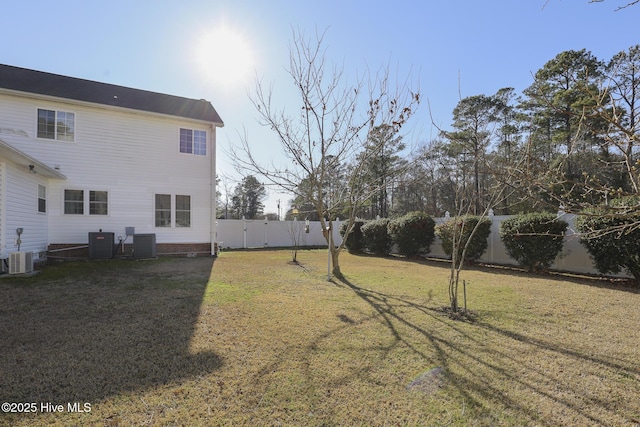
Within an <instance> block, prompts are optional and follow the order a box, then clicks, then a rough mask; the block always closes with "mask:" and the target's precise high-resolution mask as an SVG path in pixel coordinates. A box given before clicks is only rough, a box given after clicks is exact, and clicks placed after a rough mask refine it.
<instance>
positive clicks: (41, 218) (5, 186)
mask: <svg viewBox="0 0 640 427" xmlns="http://www.w3.org/2000/svg"><path fill="white" fill-rule="evenodd" d="M1 162H2V159H0V163H1ZM0 176H3V177H4V180H3V182H2V189H1V191H2V193H3V194H2V195H0V206H1V208H0V211H2V212H0V222H3V224H0V230H2V232H3V236H2V238H0V243H2V247H1V250H0V252H1V253H2V256H3V257H7V256H8V254H9V253H11V252H16V251H17V250H18V246H17V245H16V244H15V239H16V238H17V237H18V236H17V234H16V229H17V228H22V229H23V233H22V236H21V243H20V251H24V252H33V254H34V258H35V259H38V258H39V256H40V253H42V252H45V251H46V250H47V245H48V230H49V227H48V218H47V215H42V214H39V213H38V209H37V206H38V199H37V195H38V186H39V185H42V186H44V185H46V179H45V178H44V177H42V176H40V175H39V174H33V173H30V172H29V171H28V169H27V168H26V167H24V166H22V165H16V164H14V163H11V162H6V163H5V167H4V170H3V171H2V172H1V173H0Z"/></svg>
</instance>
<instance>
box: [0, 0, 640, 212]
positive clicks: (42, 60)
mask: <svg viewBox="0 0 640 427" xmlns="http://www.w3.org/2000/svg"><path fill="white" fill-rule="evenodd" d="M626 3H627V1H625V0H605V1H604V2H601V3H595V4H589V3H588V0H485V1H482V0H439V1H434V0H424V1H417V0H416V1H403V0H396V1H395V2H393V3H392V2H388V1H385V2H382V1H375V0H368V1H359V0H358V1H349V0H340V1H336V0H324V1H321V2H319V1H314V2H311V1H304V0H297V1H290V0H272V1H259V0H254V1H242V0H232V1H224V0H218V1H215V0H171V1H170V0H110V1H92V0H81V1H78V0H67V1H64V2H60V1H44V0H43V1H33V0H21V1H10V2H9V1H7V2H5V4H3V6H2V25H1V26H0V40H2V42H0V62H1V63H4V64H8V65H14V66H19V67H25V68H32V69H36V70H41V71H47V72H53V73H57V74H63V75H68V76H73V77H79V78H84V79H90V80H97V81H102V82H106V83H112V84H117V85H123V86H129V87H135V88H139V89H145V90H151V91H156V92H163V93H168V94H172V95H179V96H185V97H189V98H197V99H200V98H205V99H208V100H210V101H211V102H212V103H213V105H214V106H215V107H216V109H217V110H218V112H219V113H220V115H221V116H222V118H223V120H224V122H225V127H224V128H223V129H220V130H219V133H218V146H219V147H223V148H224V147H228V146H229V145H230V144H235V143H237V141H238V138H239V136H238V134H239V133H241V132H244V129H246V131H247V133H248V136H249V140H250V143H251V145H252V146H253V147H254V148H255V150H256V152H257V153H258V155H260V156H261V157H262V158H264V159H268V158H269V157H271V156H274V155H277V153H279V152H280V147H279V145H278V143H277V141H276V140H275V139H274V137H273V135H272V134H271V133H270V131H269V130H268V129H265V128H261V127H259V126H258V125H257V122H256V114H255V112H254V110H253V108H252V107H251V105H250V104H249V102H248V98H247V91H248V90H251V88H252V87H253V76H255V75H257V76H259V77H261V78H263V79H264V81H265V82H267V83H273V85H274V88H275V89H276V90H277V91H278V92H279V93H281V94H283V95H284V96H283V97H282V100H283V105H282V107H284V108H286V107H287V106H289V105H291V108H297V105H298V102H297V100H296V99H295V98H294V99H292V100H291V102H287V101H286V100H287V94H288V93H289V87H290V81H289V80H288V79H287V76H286V73H285V71H284V70H285V67H286V66H287V65H288V46H289V41H290V38H291V32H292V28H295V29H300V30H302V31H305V32H307V33H309V34H312V33H313V32H315V31H316V29H319V30H320V31H323V30H325V29H328V32H327V35H326V39H325V40H326V44H325V47H326V48H327V54H328V56H329V57H330V59H332V60H335V61H337V62H339V63H343V64H344V67H345V70H346V71H347V73H348V74H352V73H355V72H356V71H363V70H364V69H365V67H367V66H368V67H370V68H377V67H379V66H381V65H385V64H391V65H392V66H393V67H394V68H396V67H397V68H398V69H399V70H400V74H401V75H402V74H406V73H408V72H409V71H410V70H412V72H413V76H414V77H415V79H416V80H419V86H420V90H421V92H422V94H423V98H424V99H428V100H429V103H430V105H431V109H432V114H433V118H434V120H435V122H436V123H437V124H438V125H439V126H443V127H446V126H447V125H448V124H449V123H450V121H451V111H452V110H453V108H454V107H455V105H456V103H457V102H458V100H459V97H460V95H461V96H462V97H466V96H471V95H477V94H487V95H490V94H493V93H495V92H496V91H497V90H498V89H499V88H502V87H514V88H515V89H516V90H517V91H518V92H521V91H522V89H524V88H526V87H527V86H529V85H530V84H531V83H532V74H533V73H535V72H536V71H537V70H538V69H539V68H540V67H542V66H543V65H544V63H545V62H547V61H548V60H550V59H552V58H553V57H555V56H556V55H557V54H558V53H560V52H562V51H565V50H569V49H575V50H578V49H582V48H586V49H587V50H590V51H591V52H593V54H594V55H596V56H597V57H598V58H600V59H606V60H608V59H610V58H611V57H612V56H613V55H614V54H616V53H617V52H620V51H622V50H625V49H627V48H629V47H630V46H632V45H635V44H638V43H640V37H639V36H640V30H639V29H638V22H640V5H638V6H635V7H631V8H627V9H624V10H621V11H615V9H616V8H618V7H619V6H621V5H624V4H626ZM220 27H225V28H228V29H231V30H232V31H233V32H235V33H236V34H237V35H239V37H240V38H241V39H242V40H243V41H244V43H245V45H246V46H248V48H249V50H250V53H251V58H252V60H251V63H250V64H249V65H248V66H245V67H248V68H250V69H251V70H250V73H249V77H248V78H246V79H245V80H243V81H237V80H234V81H233V82H230V83H229V84H220V82H219V80H216V79H213V78H210V77H211V76H210V75H205V73H204V72H203V67H202V62H203V61H202V60H203V58H204V57H207V56H208V58H206V61H205V63H206V64H208V67H209V68H210V69H212V68H213V67H215V64H222V63H226V62H229V61H231V60H235V59H236V58H231V59H230V58H227V56H228V55H230V54H229V53H228V50H227V51H225V49H224V46H225V45H226V44H227V43H225V40H223V39H217V40H212V41H211V43H210V46H209V47H208V48H207V49H205V50H202V49H200V50H197V49H196V46H199V42H200V41H201V40H202V39H203V38H204V37H205V35H206V34H208V33H211V32H214V33H215V30H216V29H217V28H220ZM411 129H412V130H411V132H410V134H408V135H407V136H406V138H409V139H411V141H408V142H410V143H417V142H419V141H425V140H428V139H430V138H431V137H432V136H435V134H436V131H435V130H434V128H433V126H432V125H431V121H430V117H429V112H428V109H427V104H426V102H425V103H423V104H422V105H421V107H420V110H419V111H418V115H417V116H416V117H414V120H413V123H412V126H411ZM405 141H406V139H405ZM218 172H219V173H220V174H227V175H232V176H237V175H236V174H235V172H234V170H233V167H232V166H231V165H230V164H229V162H228V159H226V158H225V155H224V152H223V150H222V149H219V150H218ZM270 193H271V194H270V197H269V200H268V202H267V211H270V212H275V210H276V209H275V203H274V201H275V200H276V199H278V198H280V199H282V200H283V206H286V200H288V198H289V197H288V196H285V195H278V194H276V193H275V191H273V190H272V191H270Z"/></svg>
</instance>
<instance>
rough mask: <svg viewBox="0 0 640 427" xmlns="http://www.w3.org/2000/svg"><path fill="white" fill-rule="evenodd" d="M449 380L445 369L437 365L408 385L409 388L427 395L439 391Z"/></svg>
mask: <svg viewBox="0 0 640 427" xmlns="http://www.w3.org/2000/svg"><path fill="white" fill-rule="evenodd" d="M446 382H447V378H446V375H445V371H444V369H442V368H440V367H436V368H433V369H430V370H428V371H427V372H425V373H423V374H420V375H419V376H418V377H417V378H416V379H415V380H413V381H411V383H410V384H409V385H408V386H407V390H409V391H411V390H415V391H419V392H421V393H425V394H427V395H430V394H433V393H437V392H438V391H440V390H441V389H442V388H443V387H444V386H445V385H446Z"/></svg>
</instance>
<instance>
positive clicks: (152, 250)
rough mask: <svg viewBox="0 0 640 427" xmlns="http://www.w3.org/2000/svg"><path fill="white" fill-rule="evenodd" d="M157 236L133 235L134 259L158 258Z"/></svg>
mask: <svg viewBox="0 0 640 427" xmlns="http://www.w3.org/2000/svg"><path fill="white" fill-rule="evenodd" d="M157 256H158V255H157V249H156V235H155V234H134V235H133V258H134V259H147V258H156V257H157Z"/></svg>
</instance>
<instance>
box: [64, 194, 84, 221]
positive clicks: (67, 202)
mask: <svg viewBox="0 0 640 427" xmlns="http://www.w3.org/2000/svg"><path fill="white" fill-rule="evenodd" d="M64 214H65V215H83V214H84V191H83V190H64Z"/></svg>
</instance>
